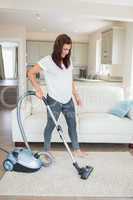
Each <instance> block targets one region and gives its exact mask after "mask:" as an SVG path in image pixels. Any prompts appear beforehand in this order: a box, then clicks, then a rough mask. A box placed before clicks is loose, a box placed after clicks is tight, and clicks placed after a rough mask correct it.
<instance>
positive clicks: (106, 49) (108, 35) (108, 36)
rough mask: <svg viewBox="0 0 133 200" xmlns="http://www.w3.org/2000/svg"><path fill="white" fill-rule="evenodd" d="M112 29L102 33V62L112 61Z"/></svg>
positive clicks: (108, 62)
mask: <svg viewBox="0 0 133 200" xmlns="http://www.w3.org/2000/svg"><path fill="white" fill-rule="evenodd" d="M112 35H113V32H112V30H109V31H106V32H104V33H102V58H101V61H102V64H111V63H112Z"/></svg>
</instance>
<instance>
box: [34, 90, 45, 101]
mask: <svg viewBox="0 0 133 200" xmlns="http://www.w3.org/2000/svg"><path fill="white" fill-rule="evenodd" d="M36 96H37V97H38V98H39V99H42V97H43V96H44V92H43V90H42V89H41V88H39V89H38V90H36Z"/></svg>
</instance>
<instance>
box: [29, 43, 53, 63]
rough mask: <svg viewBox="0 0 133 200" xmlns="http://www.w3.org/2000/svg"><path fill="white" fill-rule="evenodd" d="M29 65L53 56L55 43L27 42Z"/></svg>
mask: <svg viewBox="0 0 133 200" xmlns="http://www.w3.org/2000/svg"><path fill="white" fill-rule="evenodd" d="M26 44H27V64H30V65H33V64H35V63H37V62H38V61H39V60H40V59H41V58H43V57H45V56H47V55H51V53H52V51H53V42H49V41H27V43H26Z"/></svg>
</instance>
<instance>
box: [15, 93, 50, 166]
mask: <svg viewBox="0 0 133 200" xmlns="http://www.w3.org/2000/svg"><path fill="white" fill-rule="evenodd" d="M31 95H34V96H35V95H36V93H35V92H34V91H27V92H25V93H24V95H23V96H21V97H20V98H19V100H18V104H17V121H18V125H19V128H20V132H21V135H22V138H23V141H24V143H25V146H26V147H27V149H28V150H29V151H31V152H32V150H31V148H30V146H29V144H28V141H27V138H26V135H25V131H24V128H23V125H22V120H21V114H20V113H21V105H22V102H23V99H24V98H25V97H27V96H31ZM33 155H34V157H35V158H36V159H40V157H41V156H42V155H43V159H41V160H43V166H44V167H48V166H49V165H51V164H52V162H53V157H52V156H51V155H50V154H49V153H48V152H36V153H34V154H33Z"/></svg>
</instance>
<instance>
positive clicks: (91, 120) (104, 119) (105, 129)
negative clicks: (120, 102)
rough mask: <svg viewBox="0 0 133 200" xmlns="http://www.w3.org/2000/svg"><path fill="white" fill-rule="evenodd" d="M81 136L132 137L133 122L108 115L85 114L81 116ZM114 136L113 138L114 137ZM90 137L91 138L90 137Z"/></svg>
mask: <svg viewBox="0 0 133 200" xmlns="http://www.w3.org/2000/svg"><path fill="white" fill-rule="evenodd" d="M79 127H80V129H79V132H80V134H81V135H89V134H90V135H92V134H94V135H95V134H96V135H97V134H98V135H99V136H100V135H105V137H106V135H112V134H113V135H119V136H120V135H125V134H126V135H125V136H128V134H129V135H132V133H133V122H132V120H129V119H128V118H126V117H125V118H119V117H117V116H115V115H112V114H108V113H88V114H86V113H84V114H80V115H79ZM113 135H112V137H113ZM86 137H87V136H86ZM88 137H89V136H88Z"/></svg>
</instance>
